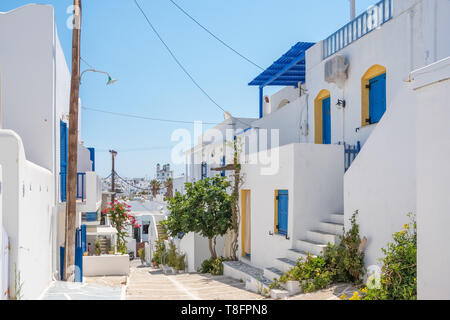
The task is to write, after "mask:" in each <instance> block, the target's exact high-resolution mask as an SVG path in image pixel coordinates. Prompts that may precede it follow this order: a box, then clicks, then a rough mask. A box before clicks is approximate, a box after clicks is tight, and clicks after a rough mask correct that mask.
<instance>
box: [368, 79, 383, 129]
mask: <svg viewBox="0 0 450 320" xmlns="http://www.w3.org/2000/svg"><path fill="white" fill-rule="evenodd" d="M385 112H386V74H382V75H380V76H378V77H375V78H373V79H371V80H370V84H369V117H370V123H377V122H379V121H380V120H381V118H382V117H383V115H384V113H385Z"/></svg>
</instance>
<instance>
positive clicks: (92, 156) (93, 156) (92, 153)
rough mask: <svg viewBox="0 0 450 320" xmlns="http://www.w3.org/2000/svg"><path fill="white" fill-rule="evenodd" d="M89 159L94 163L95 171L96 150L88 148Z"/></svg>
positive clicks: (93, 168)
mask: <svg viewBox="0 0 450 320" xmlns="http://www.w3.org/2000/svg"><path fill="white" fill-rule="evenodd" d="M88 150H89V158H90V160H91V161H92V171H95V148H88Z"/></svg>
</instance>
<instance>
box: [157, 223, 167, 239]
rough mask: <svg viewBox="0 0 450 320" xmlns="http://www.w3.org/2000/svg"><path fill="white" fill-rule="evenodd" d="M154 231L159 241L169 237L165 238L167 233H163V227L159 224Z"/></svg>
mask: <svg viewBox="0 0 450 320" xmlns="http://www.w3.org/2000/svg"><path fill="white" fill-rule="evenodd" d="M156 231H158V239H159V240H167V239H169V237H168V236H167V233H165V232H164V230H163V227H162V226H161V225H160V224H159V223H158V224H157V225H156Z"/></svg>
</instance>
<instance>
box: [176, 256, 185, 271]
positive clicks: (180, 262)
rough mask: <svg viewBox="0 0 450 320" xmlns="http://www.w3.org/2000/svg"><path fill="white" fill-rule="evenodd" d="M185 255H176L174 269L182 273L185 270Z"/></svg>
mask: <svg viewBox="0 0 450 320" xmlns="http://www.w3.org/2000/svg"><path fill="white" fill-rule="evenodd" d="M185 260H186V255H185V254H180V255H177V258H176V263H175V267H174V268H175V269H177V270H179V271H183V270H185V269H186V262H185Z"/></svg>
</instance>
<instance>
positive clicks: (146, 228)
mask: <svg viewBox="0 0 450 320" xmlns="http://www.w3.org/2000/svg"><path fill="white" fill-rule="evenodd" d="M149 226H150V225H149V224H144V225H143V226H142V233H143V234H148V227H149Z"/></svg>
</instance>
